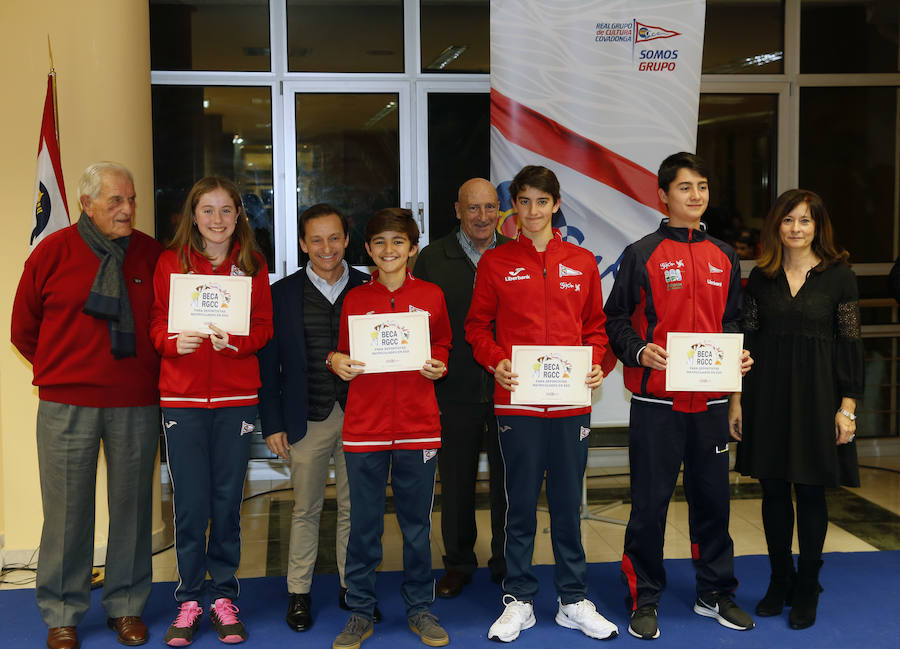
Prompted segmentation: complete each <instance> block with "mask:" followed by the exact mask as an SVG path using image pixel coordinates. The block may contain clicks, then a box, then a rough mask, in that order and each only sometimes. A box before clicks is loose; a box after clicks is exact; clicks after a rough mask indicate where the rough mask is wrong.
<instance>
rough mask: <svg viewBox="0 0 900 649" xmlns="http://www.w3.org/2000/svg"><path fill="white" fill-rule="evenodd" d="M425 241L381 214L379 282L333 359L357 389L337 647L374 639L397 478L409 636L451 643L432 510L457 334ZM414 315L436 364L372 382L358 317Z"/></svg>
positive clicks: (373, 232)
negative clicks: (439, 384) (418, 256)
mask: <svg viewBox="0 0 900 649" xmlns="http://www.w3.org/2000/svg"><path fill="white" fill-rule="evenodd" d="M418 241H419V229H418V228H417V227H416V223H415V221H414V220H413V218H412V213H411V212H410V211H409V210H403V209H399V208H387V209H383V210H379V211H378V212H376V213H375V214H374V215H373V216H372V218H371V219H370V220H369V223H368V224H367V225H366V252H368V253H369V256H370V257H372V260H373V261H374V262H375V265H376V266H377V267H378V270H377V271H376V272H374V273H373V274H372V279H371V281H369V282H367V283H365V284H363V285H362V286H358V287H356V288H354V289H353V290H351V291H350V292H349V293H347V296H346V297H345V298H344V306H343V309H342V312H341V331H340V336H339V339H338V351H336V352H333V353H331V354H329V356H328V359H327V360H326V364H328V365H329V366H330V367H331V368H332V371H334V373H335V374H337V375H338V376H339V377H341V378H342V379H344V380H345V381H351V383H350V388H349V391H348V393H347V412H346V414H345V415H344V428H343V432H342V434H343V444H344V457H345V460H346V462H347V477H348V479H349V482H350V540H349V542H348V543H347V560H346V566H345V568H344V580H345V582H346V584H347V605H348V606H349V607H350V610H351V611H352V613H351V615H350V619H349V620H348V622H347V625H346V626H345V628H344V630H343V631H342V632H341V633H340V634H339V635H338V636H337V638H336V639H335V641H334V644H333V645H332V647H333V649H357V648H358V647H359V645H360V644H361V643H362V641H363V640H365V639H366V638H368V637H369V636H371V635H372V630H373V626H372V618H373V614H374V611H375V569H376V568H377V567H378V564H380V563H381V556H382V548H381V536H382V534H383V533H384V503H385V486H386V485H387V480H388V473H389V472H390V477H391V488H392V491H393V494H394V506H395V508H396V510H397V521H398V522H399V523H400V531H401V532H402V534H403V589H402V593H403V599H404V601H405V602H406V616H407V618H408V620H409V628H410V629H411V630H412V631H413V632H415V633H416V634H417V635H419V637H420V638H421V639H422V642H424V643H425V644H426V645H428V646H431V647H442V646H444V645H446V644H448V643H449V642H450V638H449V636H448V635H447V632H446V631H445V630H444V629H443V628H441V626H440V625H439V624H438V619H437V618H436V617H435V616H434V615H433V614H432V613H431V612H430V611H429V607H430V606H431V604H432V603H433V602H434V577H433V576H432V573H431V538H430V537H431V505H432V502H433V500H434V469H435V465H436V463H437V449H438V448H440V446H441V423H440V418H439V413H438V406H437V399H436V398H435V395H434V383H433V381H435V380H436V379H439V378H441V377H442V376H443V375H444V374H445V373H446V371H447V357H448V356H449V354H450V340H451V337H452V334H451V331H450V319H449V317H448V315H447V306H446V304H445V303H444V294H443V293H442V292H441V289H440V288H438V287H437V285H435V284H432V283H431V282H426V281H424V280H421V279H416V278H415V277H413V276H412V275H411V274H409V271H408V270H407V262H408V260H409V258H410V256H411V255H414V254H415V253H416V249H417V247H418V246H417V244H418ZM413 311H425V312H427V313H428V314H429V320H428V322H429V329H430V332H431V356H432V358H429V359H428V360H427V361H426V362H425V365H423V366H422V368H421V369H420V370H419V371H418V372H416V371H406V372H388V373H383V374H375V373H372V374H367V373H366V371H365V367H364V364H363V363H361V362H360V361H357V360H352V359H351V358H350V356H349V355H348V352H349V350H350V335H349V328H348V320H347V319H348V317H349V316H351V315H365V314H370V313H390V312H397V313H409V312H413Z"/></svg>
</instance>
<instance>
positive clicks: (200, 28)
mask: <svg viewBox="0 0 900 649" xmlns="http://www.w3.org/2000/svg"><path fill="white" fill-rule="evenodd" d="M270 60H271V57H270V55H269V2H268V0H192V1H185V0H150V67H151V68H152V69H153V70H232V71H242V72H267V71H269V70H271V63H270Z"/></svg>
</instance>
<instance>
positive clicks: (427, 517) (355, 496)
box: [344, 446, 437, 619]
mask: <svg viewBox="0 0 900 649" xmlns="http://www.w3.org/2000/svg"><path fill="white" fill-rule="evenodd" d="M344 459H345V460H346V462H347V481H348V482H349V483H350V539H349V541H348V542H347V561H346V565H345V567H344V581H345V582H346V584H347V606H348V607H350V610H351V611H353V612H354V613H357V614H359V615H362V616H364V617H367V618H369V619H372V615H373V614H374V612H375V603H376V601H377V600H376V595H375V569H376V568H377V567H378V564H380V563H381V557H382V546H381V537H382V535H383V534H384V504H385V493H384V490H385V487H386V486H387V482H388V473H390V476H391V489H392V491H393V493H394V509H395V510H396V512H397V522H398V523H399V524H400V532H401V533H402V535H403V585H402V587H401V594H402V595H403V601H404V602H406V615H407V617H409V616H412V615H415V614H416V613H419V612H421V611H424V610H426V609H428V608H429V607H430V606H431V604H432V602H434V576H433V574H432V572H431V507H432V504H433V502H434V470H435V467H436V466H437V454H436V453H435V452H434V451H433V450H432V451H422V450H418V451H413V450H400V449H394V450H388V451H371V452H364V453H354V452H352V451H348V450H347V447H346V446H345V447H344Z"/></svg>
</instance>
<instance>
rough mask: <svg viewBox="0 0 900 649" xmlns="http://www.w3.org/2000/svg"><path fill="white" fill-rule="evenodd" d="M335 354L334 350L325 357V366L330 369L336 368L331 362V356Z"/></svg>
mask: <svg viewBox="0 0 900 649" xmlns="http://www.w3.org/2000/svg"><path fill="white" fill-rule="evenodd" d="M332 356H334V350H332V351H330V352H328V356H326V357H325V367H327V368H328V369H330V370H333V369H334V365H332V364H331V357H332Z"/></svg>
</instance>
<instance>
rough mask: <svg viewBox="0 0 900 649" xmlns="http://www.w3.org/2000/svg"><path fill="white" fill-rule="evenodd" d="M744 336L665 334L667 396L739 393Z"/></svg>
mask: <svg viewBox="0 0 900 649" xmlns="http://www.w3.org/2000/svg"><path fill="white" fill-rule="evenodd" d="M743 348H744V334H699V333H679V332H672V331H670V332H669V335H668V338H667V339H666V351H668V352H669V359H668V361H667V363H666V391H667V392H740V390H741V352H742V350H743Z"/></svg>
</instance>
